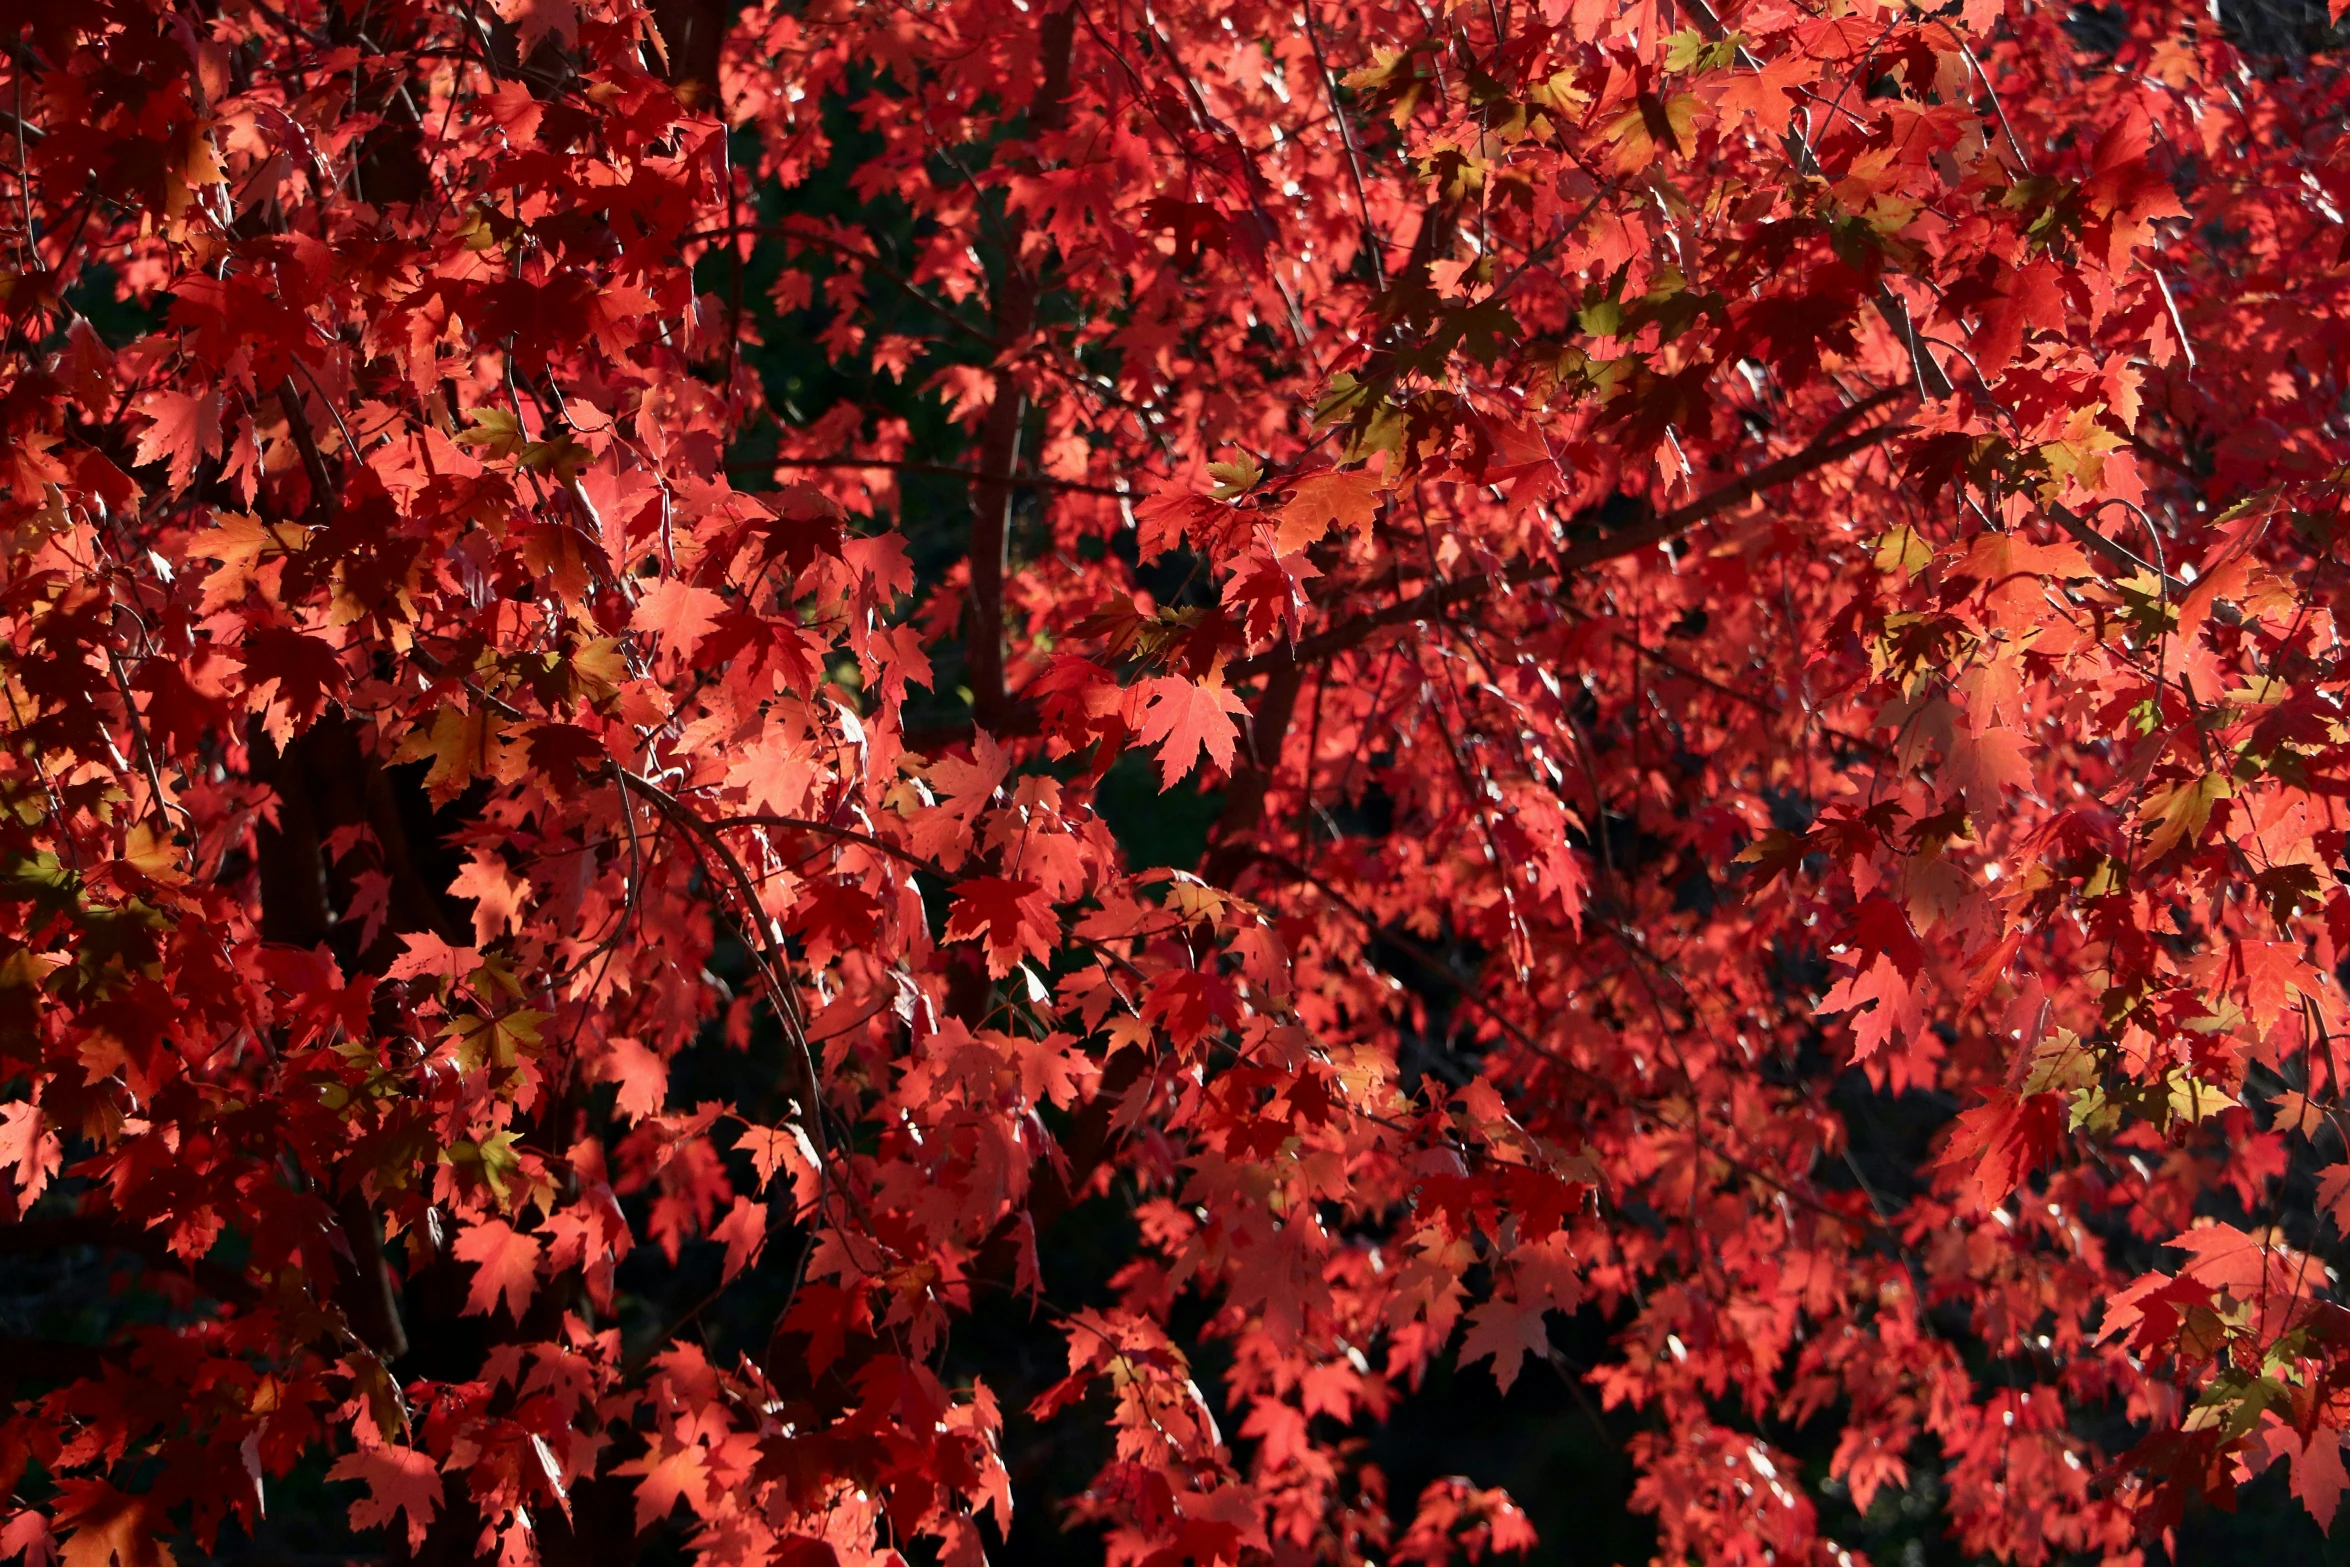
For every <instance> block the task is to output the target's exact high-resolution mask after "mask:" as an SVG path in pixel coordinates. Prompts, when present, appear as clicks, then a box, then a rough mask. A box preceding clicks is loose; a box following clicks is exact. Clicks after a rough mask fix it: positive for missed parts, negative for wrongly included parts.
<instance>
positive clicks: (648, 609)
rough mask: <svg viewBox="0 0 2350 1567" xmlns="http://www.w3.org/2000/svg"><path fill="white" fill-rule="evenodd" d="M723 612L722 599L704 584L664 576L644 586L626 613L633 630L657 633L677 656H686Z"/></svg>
mask: <svg viewBox="0 0 2350 1567" xmlns="http://www.w3.org/2000/svg"><path fill="white" fill-rule="evenodd" d="M725 613H726V600H725V599H723V598H720V597H719V596H718V595H717V594H715V593H713V592H711V591H710V590H709V589H708V588H697V587H695V586H694V585H693V584H692V583H690V582H680V581H678V580H677V579H676V578H674V577H664V578H663V579H661V581H659V582H657V583H655V584H654V585H653V586H652V587H650V588H647V589H646V590H645V592H644V596H643V597H641V598H639V599H638V600H637V601H636V608H635V609H634V610H632V611H630V613H629V617H628V624H629V628H630V629H631V630H633V631H638V632H641V633H644V634H647V635H658V636H659V637H660V638H661V642H662V645H663V646H664V647H666V648H667V649H668V650H669V651H670V652H672V653H674V654H676V655H677V656H678V657H679V658H686V657H690V656H691V655H692V653H693V650H694V649H695V647H696V646H698V645H699V644H700V643H701V640H702V639H703V638H704V637H706V636H708V635H709V634H710V633H711V631H712V630H713V629H715V628H716V626H717V625H718V620H719V617H720V616H722V615H724V614H725Z"/></svg>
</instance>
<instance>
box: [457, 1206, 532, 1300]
mask: <svg viewBox="0 0 2350 1567" xmlns="http://www.w3.org/2000/svg"><path fill="white" fill-rule="evenodd" d="M452 1249H453V1250H454V1251H455V1253H456V1256H457V1260H458V1261H459V1262H470V1263H472V1264H473V1265H474V1274H473V1283H472V1285H471V1287H470V1288H468V1289H467V1290H466V1292H465V1314H466V1315H467V1316H469V1317H486V1316H488V1315H489V1314H490V1313H491V1312H492V1311H493V1310H494V1309H495V1308H496V1307H497V1305H498V1304H499V1302H500V1301H501V1300H503V1302H504V1304H505V1307H506V1313H507V1315H509V1316H511V1317H512V1318H513V1319H514V1320H515V1321H517V1322H519V1321H521V1320H522V1313H523V1310H524V1308H526V1307H527V1306H529V1305H530V1297H531V1296H532V1295H533V1294H535V1293H537V1291H538V1287H539V1281H538V1266H539V1252H540V1249H541V1243H540V1241H539V1238H538V1237H537V1236H535V1235H524V1234H520V1233H518V1232H517V1231H516V1230H515V1228H514V1227H513V1226H512V1225H510V1224H508V1223H507V1222H506V1221H505V1220H504V1219H483V1220H480V1221H479V1222H477V1223H474V1224H471V1225H468V1226H467V1227H466V1228H465V1230H464V1232H463V1233H462V1234H460V1235H459V1236H458V1237H457V1244H456V1246H455V1247H454V1248H452Z"/></svg>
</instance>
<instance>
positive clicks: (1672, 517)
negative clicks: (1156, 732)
mask: <svg viewBox="0 0 2350 1567" xmlns="http://www.w3.org/2000/svg"><path fill="white" fill-rule="evenodd" d="M1896 395H1898V394H1897V393H1895V392H1880V393H1878V394H1877V395H1876V396H1875V397H1873V398H1870V399H1869V400H1868V401H1867V402H1864V403H1860V404H1856V405H1855V406H1854V407H1852V408H1850V409H1847V410H1845V413H1844V416H1843V417H1842V418H1841V419H1840V420H1839V425H1843V424H1849V423H1850V422H1851V420H1852V419H1853V418H1855V417H1857V416H1858V415H1860V414H1861V413H1864V412H1866V411H1867V410H1868V409H1869V408H1871V407H1874V406H1877V405H1878V404H1881V403H1883V402H1885V401H1887V400H1889V399H1890V398H1892V397H1894V396H1896ZM1908 428H1909V427H1908V426H1907V425H1905V424H1898V423H1896V424H1882V425H1878V426H1876V427H1875V428H1873V429H1868V430H1863V431H1861V432H1860V433H1859V434H1857V435H1848V436H1844V437H1843V438H1841V439H1835V438H1823V439H1821V440H1816V441H1814V442H1813V443H1812V444H1811V445H1809V446H1806V447H1805V448H1804V449H1803V450H1802V451H1799V452H1795V453H1792V454H1790V455H1788V456H1785V457H1782V458H1780V459H1779V460H1778V461H1776V462H1770V463H1765V464H1763V465H1762V466H1761V467H1760V468H1757V469H1755V470H1754V472H1752V473H1750V474H1747V475H1745V476H1744V477H1742V478H1738V479H1734V480H1732V481H1731V482H1730V483H1728V484H1725V485H1723V486H1722V487H1721V488H1720V489H1717V490H1710V491H1708V492H1707V493H1705V494H1703V495H1700V496H1699V497H1698V498H1697V499H1695V500H1693V501H1690V502H1688V503H1687V504H1685V505H1681V506H1676V507H1674V508H1673V509H1672V510H1671V511H1668V512H1662V513H1659V514H1658V515H1657V516H1655V517H1652V518H1650V519H1649V520H1648V521H1647V522H1644V523H1641V524H1639V525H1638V526H1637V527H1632V528H1627V529H1625V530H1624V531H1623V532H1621V533H1612V534H1609V535H1608V536H1607V537H1606V538H1604V539H1593V540H1591V541H1589V542H1588V543H1584V544H1578V545H1576V546H1575V547H1574V548H1572V549H1569V550H1567V551H1565V552H1563V553H1561V554H1560V555H1558V556H1556V557H1555V558H1553V559H1551V560H1547V561H1531V560H1530V561H1521V562H1519V563H1518V564H1517V565H1514V566H1511V567H1509V568H1508V569H1507V570H1505V571H1502V572H1499V573H1493V572H1479V573H1478V574H1477V575H1475V576H1471V577H1463V578H1461V579H1460V580H1458V581H1457V582H1447V583H1443V584H1441V585H1439V586H1437V587H1433V588H1429V589H1427V590H1425V591H1424V592H1421V593H1418V594H1415V595H1414V596H1413V597H1411V598H1408V599H1405V600H1403V601H1402V602H1401V603H1398V604H1391V605H1389V606H1388V607H1386V608H1385V609H1380V610H1374V611H1372V612H1371V613H1369V614H1366V615H1358V616H1356V617H1355V618H1354V619H1352V620H1348V621H1342V622H1340V623H1339V624H1338V625H1335V626H1332V627H1331V628H1329V629H1328V630H1327V631H1323V632H1319V633H1317V634H1316V635H1314V636H1310V637H1307V638H1306V639H1305V640H1304V641H1302V642H1300V643H1298V644H1297V646H1296V648H1295V649H1294V651H1292V652H1290V653H1288V654H1287V656H1289V657H1293V658H1295V659H1296V660H1297V662H1299V663H1301V664H1310V663H1315V662H1318V661H1320V660H1322V659H1326V658H1329V657H1331V656H1333V655H1335V654H1338V653H1343V652H1345V651H1346V650H1347V649H1349V648H1352V647H1357V646H1359V645H1361V644H1362V643H1363V642H1365V641H1367V640H1369V639H1370V638H1371V637H1372V636H1374V635H1376V634H1377V633H1379V632H1381V631H1383V630H1385V629H1387V628H1388V627H1389V626H1401V625H1409V624H1411V623H1413V622H1414V621H1422V620H1430V619H1433V618H1434V617H1435V616H1436V615H1437V614H1439V613H1440V612H1442V611H1444V610H1447V609H1450V608H1452V607H1453V606H1454V605H1456V604H1462V603H1466V602H1467V601H1469V600H1471V599H1475V598H1482V597H1483V596H1484V595H1486V594H1487V593H1490V592H1492V591H1493V590H1494V589H1495V588H1498V587H1504V586H1516V585H1518V584H1520V583H1526V582H1535V581H1541V580H1544V579H1547V578H1552V577H1565V576H1570V575H1572V574H1573V573H1575V572H1578V571H1581V570H1583V569H1584V568H1586V567H1589V566H1597V565H1600V564H1602V563H1604V562H1606V561H1611V560H1619V559H1621V558H1623V557H1624V556H1626V555H1632V554H1637V553H1638V552H1640V551H1641V550H1644V549H1651V548H1653V547H1655V546H1656V545H1659V544H1662V543H1664V542H1665V541H1666V540H1668V539H1672V538H1676V537H1678V536H1679V535H1681V534H1683V533H1686V532H1688V531H1689V530H1690V529H1691V528H1693V527H1695V526H1696V525H1697V524H1699V523H1701V522H1703V521H1705V520H1706V519H1707V518H1709V517H1713V516H1716V515H1718V514H1720V513H1722V512H1725V511H1728V510H1729V509H1730V508H1731V507H1733V506H1738V505H1742V504H1744V503H1745V502H1747V501H1749V500H1752V499H1753V498H1754V497H1755V496H1757V495H1760V494H1761V493H1763V491H1765V490H1769V489H1773V488H1775V487H1777V486H1779V485H1782V484H1785V483H1786V482H1788V481H1789V480H1790V479H1798V478H1801V477H1802V476H1803V475H1805V474H1807V473H1810V472H1813V471H1814V470H1816V469H1819V468H1824V467H1826V466H1827V465H1828V464H1830V463H1832V462H1835V461H1837V460H1839V459H1841V458H1845V457H1849V456H1851V455H1852V454H1853V453H1855V452H1861V451H1866V450H1868V449H1869V448H1870V447H1872V446H1877V445H1880V444H1882V443H1883V442H1884V441H1886V440H1888V439H1890V438H1891V437H1893V436H1896V435H1899V434H1901V433H1902V432H1903V431H1905V430H1907V429H1908ZM1276 656H1278V655H1276V654H1272V653H1267V654H1262V655H1260V656H1258V657H1256V658H1251V659H1244V660H1242V661H1241V662H1239V663H1237V664H1235V665H1234V666H1233V667H1232V676H1233V678H1235V679H1239V678H1242V677H1245V676H1248V675H1254V674H1262V673H1264V672H1266V671H1267V670H1269V669H1270V668H1271V667H1272V665H1273V661H1274V659H1275V657H1276Z"/></svg>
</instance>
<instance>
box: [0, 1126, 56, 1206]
mask: <svg viewBox="0 0 2350 1567" xmlns="http://www.w3.org/2000/svg"><path fill="white" fill-rule="evenodd" d="M64 1158H65V1150H64V1145H63V1144H61V1143H59V1142H58V1140H57V1134H56V1133H55V1132H53V1131H51V1130H50V1129H49V1123H48V1120H47V1118H46V1117H45V1116H43V1115H42V1114H41V1107H40V1106H38V1105H29V1104H22V1103H19V1104H6V1105H0V1170H8V1171H10V1172H11V1176H12V1179H13V1180H14V1181H15V1183H16V1211H17V1212H18V1213H19V1214H22V1213H23V1212H24V1211H25V1210H26V1209H28V1208H30V1207H31V1206H32V1205H33V1203H34V1201H35V1200H36V1199H37V1198H39V1196H40V1195H41V1193H42V1192H43V1191H44V1190H45V1189H47V1187H48V1185H49V1177H51V1176H52V1175H55V1174H56V1173H57V1169H58V1166H59V1165H60V1164H61V1163H62V1162H63V1161H64Z"/></svg>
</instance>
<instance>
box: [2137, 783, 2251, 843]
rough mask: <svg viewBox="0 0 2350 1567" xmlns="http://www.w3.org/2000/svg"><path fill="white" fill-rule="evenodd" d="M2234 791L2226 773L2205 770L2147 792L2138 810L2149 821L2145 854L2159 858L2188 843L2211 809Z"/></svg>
mask: <svg viewBox="0 0 2350 1567" xmlns="http://www.w3.org/2000/svg"><path fill="white" fill-rule="evenodd" d="M2235 792H2236V790H2235V784H2234V781H2233V780H2231V779H2230V778H2229V777H2228V775H2227V774H2225V773H2206V774H2205V775H2204V776H2202V777H2200V778H2190V779H2187V780H2186V781H2184V782H2182V783H2179V784H2176V785H2173V786H2172V787H2170V788H2168V789H2163V790H2159V791H2156V792H2154V793H2152V794H2149V795H2148V796H2147V797H2146V803H2145V805H2144V806H2143V807H2142V808H2141V809H2140V811H2139V814H2140V816H2142V817H2143V818H2144V819H2145V820H2146V821H2147V822H2148V823H2150V824H2151V830H2150V831H2148V833H2147V834H2146V853H2147V855H2148V856H2149V857H2150V858H2152V859H2157V860H2159V859H2161V858H2162V857H2163V856H2164V855H2166V854H2168V853H2170V851H2171V850H2173V849H2175V848H2177V847H2178V846H2179V845H2180V844H2181V843H2185V844H2188V845H2190V846H2192V845H2193V844H2194V843H2195V842H2196V841H2197V840H2198V839H2200V838H2201V837H2202V836H2203V827H2204V824H2205V823H2206V822H2208V821H2210V820H2211V808H2212V807H2213V806H2214V805H2216V804H2218V803H2219V802H2220V801H2222V800H2225V799H2227V798H2229V797H2230V796H2231V795H2233V794H2234V793H2235Z"/></svg>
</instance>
